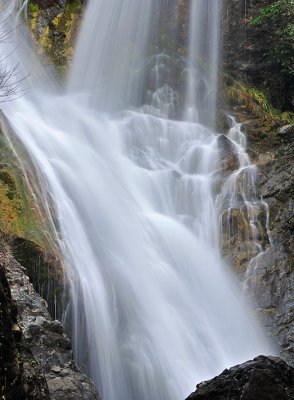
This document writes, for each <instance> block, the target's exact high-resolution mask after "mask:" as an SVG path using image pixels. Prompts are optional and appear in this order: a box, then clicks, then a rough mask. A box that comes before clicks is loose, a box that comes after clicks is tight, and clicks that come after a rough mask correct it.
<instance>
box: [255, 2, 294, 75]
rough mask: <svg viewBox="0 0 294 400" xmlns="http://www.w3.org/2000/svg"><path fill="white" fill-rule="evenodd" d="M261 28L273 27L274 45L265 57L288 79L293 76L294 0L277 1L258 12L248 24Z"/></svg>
mask: <svg viewBox="0 0 294 400" xmlns="http://www.w3.org/2000/svg"><path fill="white" fill-rule="evenodd" d="M250 24H251V25H255V26H259V27H261V28H263V27H265V28H266V27H267V26H268V25H270V26H273V34H274V39H275V43H274V45H273V47H272V48H271V49H269V50H268V52H267V56H268V57H269V60H270V61H271V63H272V64H273V65H276V66H278V67H279V68H280V69H281V72H282V73H284V74H285V75H286V77H288V78H289V79H292V78H293V76H294V0H278V1H275V2H274V3H273V4H271V5H269V6H267V7H264V8H262V9H261V10H259V14H258V15H257V16H256V17H255V18H253V19H252V20H251V22H250Z"/></svg>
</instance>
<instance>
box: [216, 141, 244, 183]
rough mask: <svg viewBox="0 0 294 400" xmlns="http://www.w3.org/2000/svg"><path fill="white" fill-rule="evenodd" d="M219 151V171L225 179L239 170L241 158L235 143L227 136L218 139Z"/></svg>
mask: <svg viewBox="0 0 294 400" xmlns="http://www.w3.org/2000/svg"><path fill="white" fill-rule="evenodd" d="M217 144H218V149H219V159H220V161H219V169H220V171H221V174H222V176H223V177H226V176H228V175H230V174H231V173H232V172H233V171H235V170H237V169H238V168H239V158H238V154H237V151H236V146H235V145H234V143H233V142H232V141H231V140H230V139H229V138H228V137H227V136H225V135H219V136H218V138H217Z"/></svg>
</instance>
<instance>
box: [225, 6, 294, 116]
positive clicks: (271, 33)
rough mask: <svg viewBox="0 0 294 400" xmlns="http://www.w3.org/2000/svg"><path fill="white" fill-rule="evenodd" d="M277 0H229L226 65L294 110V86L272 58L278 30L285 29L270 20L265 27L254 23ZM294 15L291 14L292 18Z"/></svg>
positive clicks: (277, 102)
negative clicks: (253, 20) (270, 55)
mask: <svg viewBox="0 0 294 400" xmlns="http://www.w3.org/2000/svg"><path fill="white" fill-rule="evenodd" d="M273 3H277V2H276V1H275V0H250V1H249V0H245V1H243V0H242V1H241V0H225V1H224V12H223V26H224V39H223V42H224V67H225V69H226V70H227V71H228V72H229V73H230V74H233V75H234V76H235V77H236V78H237V79H238V80H242V81H245V82H247V83H249V84H250V85H251V86H254V87H257V88H259V89H261V90H263V91H265V92H266V94H267V95H268V96H269V98H270V101H271V103H272V104H273V105H274V106H275V107H277V108H279V109H291V108H292V109H293V105H294V103H293V101H294V87H293V77H292V83H291V80H290V82H289V79H288V78H286V77H285V76H283V73H282V71H281V68H280V67H279V66H278V64H276V65H275V63H273V62H272V61H271V60H270V57H268V54H269V53H270V51H272V50H273V49H274V48H275V46H279V43H278V42H277V37H276V32H277V31H278V30H279V29H280V30H282V29H283V28H285V26H283V25H282V24H281V26H276V25H275V24H274V23H273V21H271V20H269V22H268V23H267V24H264V25H263V26H262V27H260V26H255V25H254V24H251V20H252V19H253V18H255V17H256V16H257V15H259V13H260V10H261V9H262V8H264V7H267V6H270V5H271V4H273ZM291 18H293V15H292V16H290V15H289V21H291ZM292 57H293V53H292Z"/></svg>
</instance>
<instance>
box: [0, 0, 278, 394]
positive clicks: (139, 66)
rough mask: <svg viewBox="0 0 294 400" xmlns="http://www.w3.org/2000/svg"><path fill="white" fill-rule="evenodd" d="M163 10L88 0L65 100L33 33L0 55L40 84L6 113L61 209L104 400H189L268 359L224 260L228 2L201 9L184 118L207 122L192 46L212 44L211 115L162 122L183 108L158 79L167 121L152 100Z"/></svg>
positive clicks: (74, 301) (63, 240)
mask: <svg viewBox="0 0 294 400" xmlns="http://www.w3.org/2000/svg"><path fill="white" fill-rule="evenodd" d="M4 3H5V2H4ZM154 3H155V1H154V2H153V1H151V0H144V1H141V2H134V1H132V0H121V1H120V2H117V1H116V0H109V1H107V2H105V1H102V0H101V1H98V0H91V1H89V4H88V11H87V12H86V15H85V21H84V25H83V27H82V30H81V33H80V37H79V40H78V45H77V50H76V54H75V59H74V62H73V66H72V69H71V72H70V74H69V80H68V84H67V88H66V90H64V91H63V92H61V93H60V89H59V88H58V86H57V85H56V83H55V82H54V79H53V78H52V77H50V76H48V74H44V72H43V69H42V67H41V63H40V62H39V61H38V59H37V57H36V56H35V55H34V52H33V49H32V48H31V45H30V38H29V35H28V34H26V31H25V28H24V27H19V28H18V29H17V30H16V31H15V37H14V40H13V44H11V43H5V44H1V46H0V50H1V54H4V55H5V54H10V53H11V48H12V47H13V48H14V49H15V51H14V52H13V54H12V55H11V56H10V57H9V58H8V61H7V62H8V63H11V65H15V63H17V62H19V63H20V68H21V69H22V74H27V72H28V71H29V72H30V76H29V77H28V78H27V81H26V84H28V85H29V87H30V91H29V93H27V94H26V95H25V96H23V97H21V98H19V99H18V100H16V101H15V102H12V103H9V104H7V105H6V106H5V108H4V113H5V117H6V120H7V123H8V124H9V125H10V127H11V128H12V129H13V131H14V133H15V135H16V136H17V137H18V138H19V140H20V141H21V142H22V144H23V145H24V146H25V148H26V149H27V151H28V152H29V154H30V156H31V158H32V160H33V162H34V163H35V165H36V167H37V168H38V170H39V171H40V173H41V175H42V179H43V181H44V182H45V187H43V191H47V193H48V194H49V195H50V201H52V202H53V203H54V206H55V220H56V221H57V222H56V224H55V226H56V231H57V234H58V237H59V240H60V246H61V248H62V251H63V256H64V260H65V264H66V265H67V266H68V269H67V274H68V278H69V280H70V282H71V315H72V318H73V321H72V335H73V344H74V352H75V358H76V360H77V362H78V363H79V364H80V365H83V366H85V368H86V370H87V371H88V373H89V374H90V376H91V377H92V378H93V380H94V381H95V383H96V385H97V387H98V389H99V391H100V393H101V395H102V396H103V398H104V399H105V400H135V399H136V400H137V399H140V400H147V399H148V400H159V399H163V398H167V399H174V400H181V399H184V398H185V397H186V396H187V395H188V394H189V393H190V392H191V391H193V390H194V388H195V384H196V382H199V381H201V380H203V379H207V378H211V377H212V376H214V375H216V374H218V373H220V372H221V371H222V369H224V368H225V367H229V366H232V365H233V364H236V363H239V362H242V361H245V360H247V359H249V358H250V357H253V356H256V355H258V354H262V353H263V354H265V353H266V354H268V353H271V352H272V350H271V347H270V345H269V344H268V343H267V340H266V339H265V337H264V335H263V333H262V331H261V329H260V328H259V326H258V324H257V322H256V321H255V319H254V318H253V316H252V315H251V311H250V310H249V308H248V307H247V305H246V304H245V303H244V301H243V300H242V296H241V294H240V293H239V292H238V287H237V285H235V283H234V282H233V278H232V277H231V275H230V273H229V272H228V267H227V266H226V265H225V264H224V262H223V261H222V258H221V255H220V245H219V244H220V237H219V222H218V210H217V206H216V198H215V196H214V195H213V187H214V183H215V182H214V179H215V171H216V169H217V165H218V157H219V155H220V153H219V148H218V144H217V137H218V134H217V133H216V132H215V131H214V130H213V125H214V121H215V112H216V88H217V76H216V75H217V69H218V58H219V55H218V53H219V36H220V35H219V33H220V32H219V29H218V27H219V25H220V22H219V21H220V8H219V4H220V2H218V1H210V0H206V1H205V0H201V1H200V2H197V4H198V6H197V7H196V6H195V4H196V2H192V10H191V15H192V18H191V22H190V25H191V28H190V61H189V60H188V74H187V76H188V78H187V79H188V80H187V83H186V85H187V88H188V89H187V93H186V99H188V100H187V103H186V106H187V107H186V110H184V111H187V110H188V111H189V110H190V111H191V110H192V111H193V112H192V114H193V115H194V116H195V115H198V116H199V112H200V114H201V107H200V106H199V101H201V98H200V97H199V96H198V95H197V96H196V97H195V93H194V92H195V91H197V89H196V86H195V82H198V81H199V76H200V74H201V72H200V69H199V68H195V64H194V62H193V60H192V59H194V56H195V54H194V53H193V49H192V47H193V46H194V45H195V46H196V44H195V43H196V42H197V40H198V39H197V35H199V34H204V33H205V35H206V39H205V42H204V44H205V43H210V47H209V51H208V53H207V54H202V55H201V57H202V58H203V59H202V61H203V62H204V58H205V60H206V61H205V62H206V63H208V65H209V69H208V73H207V70H205V76H204V75H202V77H201V79H200V80H201V81H202V82H205V85H204V87H205V90H204V91H201V93H202V95H203V96H205V99H203V97H202V100H203V102H202V106H203V104H205V105H204V106H203V107H204V108H205V109H206V116H205V118H203V120H202V119H201V118H199V117H197V118H196V117H191V113H190V111H189V112H188V114H189V115H190V116H189V117H188V116H187V118H186V119H185V120H183V121H176V120H171V119H168V118H163V115H164V113H162V112H161V111H162V110H161V109H166V107H167V108H168V107H169V106H170V107H172V106H173V104H172V103H169V100H168V99H171V102H172V101H173V96H163V97H162V96H161V94H162V91H160V89H162V88H165V90H167V93H171V92H169V89H170V90H172V89H171V88H168V86H166V85H165V84H164V82H161V80H160V79H159V76H157V77H158V80H157V81H158V82H159V83H158V87H157V88H156V90H155V92H156V93H157V94H156V95H155V97H154V98H155V99H156V101H154V103H153V104H152V108H153V111H154V109H156V108H157V109H158V114H156V112H152V113H150V112H148V110H149V111H150V107H149V108H148V107H147V108H146V107H144V104H143V102H142V98H144V96H143V94H142V93H143V91H144V82H145V75H144V74H145V68H144V66H145V65H146V64H145V58H146V57H147V52H148V41H149V39H150V29H149V27H150V20H151V18H152V15H153V10H154V9H153V6H154ZM208 4H209V7H208ZM156 6H158V4H156ZM201 13H203V14H201ZM207 13H209V16H210V17H209V18H207ZM194 16H195V20H194ZM201 21H203V24H202V22H201ZM207 21H209V22H207ZM12 23H13V22H12ZM194 24H197V26H194ZM215 24H217V25H215ZM194 36H195V37H194ZM207 38H209V39H207ZM207 40H208V42H207ZM202 45H203V43H202ZM200 47H201V46H200ZM191 53H192V54H191ZM206 56H208V58H207V57H206ZM162 57H163V58H164V57H165V56H160V57H159V59H158V60H159V61H160V60H161V61H162ZM32 60H33V61H32ZM198 61H199V60H198ZM199 62H200V61H199ZM155 65H157V66H158V65H163V66H164V63H161V62H159V63H156V64H155ZM156 71H157V72H158V73H160V71H161V69H160V68H157V69H156V68H155V73H156ZM161 73H162V71H161ZM45 75H46V76H45ZM189 88H190V89H191V88H192V89H193V90H190V89H189ZM189 90H190V91H191V93H189ZM164 93H166V92H164ZM197 93H198V91H197ZM203 93H204V94H203ZM162 98H163V100H162ZM162 101H163V103H164V104H163V103H162ZM207 107H208V108H207ZM207 109H208V110H209V113H208V112H207ZM194 111H195V112H194ZM166 114H167V115H168V113H166ZM184 114H185V113H184ZM208 115H209V118H208V117H207V116H208ZM44 201H46V199H44ZM49 208H50V207H48V209H49Z"/></svg>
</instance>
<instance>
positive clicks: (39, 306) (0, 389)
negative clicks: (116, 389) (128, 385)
mask: <svg viewBox="0 0 294 400" xmlns="http://www.w3.org/2000/svg"><path fill="white" fill-rule="evenodd" d="M0 306H1V313H0V335H1V340H0V368H1V374H0V394H1V396H2V397H3V398H5V399H6V400H22V399H32V400H33V399H38V400H50V399H52V400H58V399H67V400H99V395H98V393H97V391H96V388H95V386H94V384H93V383H92V382H91V381H90V380H89V378H87V377H86V376H85V375H83V374H82V373H81V372H80V371H79V369H78V368H77V367H76V365H75V363H74V362H73V356H72V351H71V344H70V340H69V339H68V337H67V336H66V334H65V333H64V330H63V327H62V326H61V324H60V322H58V321H53V320H52V318H51V317H50V315H49V313H48V310H47V305H46V302H45V301H44V300H43V299H42V298H41V297H40V296H39V295H38V294H37V293H36V291H35V289H34V288H33V286H32V284H31V283H30V280H29V278H28V276H27V275H26V271H25V269H24V268H23V267H22V266H21V265H20V264H19V263H18V262H17V261H16V260H15V259H14V258H13V257H12V256H11V255H10V251H9V248H8V247H7V246H5V245H3V243H2V244H0Z"/></svg>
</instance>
